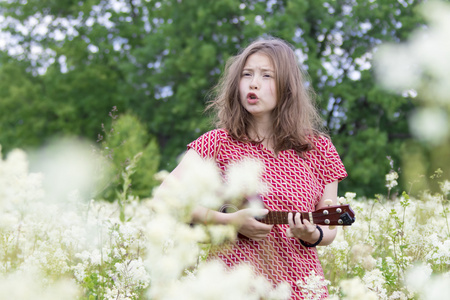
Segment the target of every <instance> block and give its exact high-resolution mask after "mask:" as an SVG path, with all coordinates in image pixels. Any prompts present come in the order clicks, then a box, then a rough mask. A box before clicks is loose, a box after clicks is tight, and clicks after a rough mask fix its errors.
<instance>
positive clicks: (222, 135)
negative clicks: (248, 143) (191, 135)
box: [202, 128, 229, 140]
mask: <svg viewBox="0 0 450 300" xmlns="http://www.w3.org/2000/svg"><path fill="white" fill-rule="evenodd" d="M202 136H203V137H211V138H215V139H221V140H224V139H228V138H229V134H228V131H227V130H226V129H223V128H217V129H213V130H210V131H207V132H205V133H204V134H202Z"/></svg>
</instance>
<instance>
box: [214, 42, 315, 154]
mask: <svg viewBox="0 0 450 300" xmlns="http://www.w3.org/2000/svg"><path fill="white" fill-rule="evenodd" d="M254 53H262V54H264V55H267V57H269V59H270V60H271V62H272V64H273V67H274V69H275V81H276V83H275V84H276V91H277V104H276V107H275V109H274V110H273V111H272V114H273V120H274V124H273V136H272V137H271V140H272V143H273V147H274V150H275V152H279V151H283V150H288V149H294V150H295V151H297V152H298V153H299V154H302V152H304V151H308V150H310V149H311V148H312V143H311V142H310V138H311V137H312V136H318V135H321V134H324V131H323V129H322V119H321V117H320V115H319V113H318V112H317V109H316V107H315V105H314V101H313V99H314V98H313V95H314V94H313V92H312V90H311V89H310V88H308V87H307V86H305V77H306V73H304V72H303V71H302V69H301V68H300V65H299V63H298V60H297V57H296V55H295V53H294V51H293V50H292V48H291V46H290V45H289V44H287V43H286V42H285V41H283V40H280V39H276V38H270V39H262V40H257V41H254V42H253V43H251V44H250V45H248V46H247V47H246V48H245V49H243V51H241V52H240V53H239V54H238V55H236V56H234V57H232V58H230V59H229V60H228V62H227V64H226V66H225V71H224V73H223V75H222V77H221V79H220V80H219V83H218V84H217V86H216V87H215V89H214V90H213V95H214V98H213V100H212V101H211V102H210V103H209V105H208V107H207V110H213V111H214V112H215V113H216V120H215V121H216V122H215V123H216V126H217V127H218V128H224V129H226V130H227V131H228V133H229V134H230V135H231V136H232V137H233V138H234V139H236V140H239V141H243V142H254V143H261V142H262V140H259V139H256V140H252V139H251V138H250V135H249V133H250V132H256V130H255V124H254V122H253V117H252V115H251V114H250V113H249V112H247V111H246V110H245V108H244V107H243V106H242V105H241V102H240V100H239V82H240V79H241V73H242V69H243V67H244V65H245V63H246V61H247V58H248V57H249V56H250V55H252V54H254ZM257 138H259V137H257Z"/></svg>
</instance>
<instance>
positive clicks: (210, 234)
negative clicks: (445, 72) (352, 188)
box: [0, 147, 450, 299]
mask: <svg viewBox="0 0 450 300" xmlns="http://www.w3.org/2000/svg"><path fill="white" fill-rule="evenodd" d="M65 151H68V153H65V154H64V156H65V157H73V155H72V156H71V155H70V151H73V147H70V150H67V149H66V150H65ZM57 156H58V155H52V157H57ZM76 165H77V166H79V165H83V164H82V163H80V162H78V163H77V164H76ZM85 165H86V166H88V165H89V164H85ZM56 167H58V166H56ZM59 167H60V168H61V169H60V171H61V174H65V173H67V174H73V172H85V174H84V175H85V176H81V175H80V176H76V177H77V178H85V177H87V178H89V177H90V175H89V171H90V170H86V169H85V170H83V169H81V168H79V167H78V169H77V170H75V169H74V168H72V169H70V170H68V169H67V166H66V165H61V166H59ZM258 168H259V166H258V164H255V163H252V162H243V163H241V164H237V165H235V166H233V167H232V168H231V169H230V173H229V175H230V174H231V172H233V176H232V177H233V178H234V180H230V182H228V185H227V186H223V184H222V181H221V179H220V175H219V174H218V173H217V170H216V169H215V167H214V165H213V164H212V163H209V162H201V161H198V162H196V167H195V168H193V170H195V171H194V172H193V173H190V174H189V176H186V177H181V178H176V179H175V178H168V179H167V180H166V182H165V185H166V187H165V188H164V189H159V190H156V191H155V193H154V197H152V198H149V199H137V198H134V197H132V196H129V195H124V194H123V193H122V194H121V193H118V195H119V196H118V198H120V197H124V198H122V199H118V201H116V202H114V203H110V202H106V201H102V200H92V199H87V198H85V197H83V192H82V190H78V189H72V190H69V189H68V190H66V191H65V193H63V191H61V190H60V189H59V194H58V197H59V199H57V200H56V199H51V196H52V194H54V191H51V190H50V189H49V188H48V187H47V185H46V184H45V182H46V181H45V176H51V172H48V169H52V170H53V171H54V170H55V166H52V167H51V168H49V167H47V168H44V170H45V171H43V172H30V171H29V162H28V158H27V156H26V154H25V152H23V151H21V150H14V151H12V152H10V153H9V154H8V155H7V156H6V158H2V159H1V160H0V236H1V239H0V277H1V280H0V295H8V297H7V298H8V299H288V298H289V290H288V288H287V287H286V286H285V285H279V286H278V287H276V288H274V287H272V286H271V285H270V284H269V283H268V282H267V281H266V280H265V279H264V278H262V277H259V276H257V275H255V274H254V273H253V272H252V270H251V269H250V268H249V267H247V266H242V267H241V268H238V269H236V270H233V271H225V270H224V269H223V267H222V266H221V265H220V264H218V263H216V262H213V261H207V260H205V256H206V255H207V251H208V246H209V245H211V244H220V243H222V242H223V241H224V240H230V239H233V238H234V236H235V229H234V228H233V227H226V226H213V225H208V226H204V225H196V226H190V225H189V215H190V212H191V210H192V208H193V207H194V206H196V205H199V204H201V205H205V206H208V207H211V208H217V207H218V206H220V205H221V204H222V203H223V201H224V200H230V199H236V198H238V197H239V196H240V195H243V194H246V193H249V192H251V191H252V190H253V191H256V190H258V189H260V188H261V187H260V186H259V185H258V176H257V175H258V172H259V169H258ZM131 173H132V166H131V168H129V169H128V170H126V171H124V173H123V176H124V178H126V177H128V176H129V175H130V174H131ZM49 174H50V175H49ZM91 175H92V174H91ZM159 176H162V177H164V174H161V173H160V174H159ZM73 178H75V177H71V179H73ZM396 178H397V176H396V174H394V175H393V174H388V176H387V178H386V179H387V186H388V188H387V189H391V188H394V187H395V185H396ZM437 180H439V178H437ZM125 181H126V180H125ZM79 184H80V186H82V182H79ZM69 188H71V187H69ZM441 189H442V192H441V193H439V194H433V195H432V194H427V193H424V194H423V195H422V196H421V197H420V198H417V199H413V198H410V197H409V196H408V195H407V194H406V193H404V194H403V195H402V196H400V197H397V198H395V199H387V198H386V197H385V196H381V195H379V196H378V197H377V198H376V199H358V197H356V195H354V194H351V193H347V194H346V195H344V196H345V197H341V198H340V201H341V202H346V203H349V204H350V205H351V207H352V208H353V210H354V211H355V214H356V218H357V221H356V222H355V223H354V224H353V225H352V226H350V227H346V228H339V229H338V232H339V233H338V236H337V238H336V240H335V241H334V242H333V243H332V244H331V245H330V246H327V247H319V254H320V257H321V261H322V264H323V266H324V271H325V278H322V277H320V276H317V275H316V274H311V276H310V277H309V278H308V279H307V280H306V281H305V282H299V283H298V284H299V285H301V286H302V287H303V288H305V289H307V290H308V291H311V293H310V295H311V296H310V299H314V293H313V291H314V289H315V287H317V286H318V285H323V284H327V285H328V288H329V290H330V294H331V296H330V298H333V299H444V298H442V295H449V294H450V285H449V283H450V267H449V266H450V239H449V237H450V230H449V220H448V215H449V205H448V194H449V191H450V182H448V181H442V182H441ZM223 190H227V195H226V198H227V199H223V197H222V198H221V197H218V196H217V195H224V193H221V191H223Z"/></svg>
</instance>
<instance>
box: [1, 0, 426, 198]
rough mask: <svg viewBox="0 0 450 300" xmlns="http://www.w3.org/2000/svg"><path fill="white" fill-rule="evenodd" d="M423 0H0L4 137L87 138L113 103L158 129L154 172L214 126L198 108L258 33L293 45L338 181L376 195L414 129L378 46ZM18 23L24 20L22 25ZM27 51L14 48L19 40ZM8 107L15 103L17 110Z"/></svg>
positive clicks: (152, 131) (9, 144)
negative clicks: (387, 80) (377, 55)
mask: <svg viewBox="0 0 450 300" xmlns="http://www.w3.org/2000/svg"><path fill="white" fill-rule="evenodd" d="M420 2H421V1H413V0H408V1H406V0H405V1H391V0H378V1H370V0H329V1H324V0H289V1H288V0H273V1H260V0H245V1H242V0H241V1H237V0H217V1H202V0H189V1H186V0H161V1H138V0H129V1H125V0H115V1H111V0H101V1H94V0H89V1H52V0H46V1H42V0H29V1H26V3H25V4H22V3H19V2H12V1H2V2H0V11H1V14H2V16H3V17H2V18H3V22H2V24H3V25H1V26H2V27H3V29H2V30H3V31H4V32H8V33H9V34H10V37H11V38H10V39H9V40H10V42H9V44H7V45H6V46H5V47H4V49H2V50H3V51H2V54H1V58H2V60H1V65H0V95H1V96H0V97H1V98H0V126H1V128H2V130H1V132H0V143H1V144H2V147H3V148H4V149H5V150H6V151H8V150H10V149H12V148H13V147H32V146H37V145H39V144H40V143H42V142H43V141H45V140H46V139H47V138H49V137H52V136H55V135H59V134H75V135H80V136H84V137H88V138H90V139H92V140H94V139H95V138H96V137H97V134H98V133H99V132H100V130H101V129H100V124H101V123H105V122H106V120H105V116H106V113H107V112H108V111H109V110H110V109H111V107H112V106H117V107H118V108H119V110H120V111H123V112H130V113H132V114H133V115H135V116H136V117H137V118H138V119H139V120H140V121H141V122H143V124H145V130H146V131H147V132H148V134H149V135H150V136H155V137H156V140H155V142H156V141H157V144H158V145H157V146H159V147H160V149H161V165H160V168H162V169H169V170H170V169H171V168H172V167H173V166H174V165H175V163H176V159H177V156H178V155H179V154H181V153H182V152H183V151H184V149H185V145H186V144H187V143H188V142H190V141H191V140H193V139H195V138H196V137H198V136H199V135H200V134H201V133H203V132H205V131H206V130H208V129H211V124H210V122H209V119H208V117H207V116H205V115H204V114H203V110H204V107H205V102H206V101H207V100H208V97H207V96H208V92H209V91H210V90H211V88H212V87H213V86H214V85H215V83H216V82H217V79H218V77H219V75H220V73H221V71H222V70H223V67H224V63H225V61H226V60H227V59H228V58H229V57H230V56H232V55H235V54H236V53H237V51H238V50H239V49H240V48H242V47H244V46H245V45H247V44H248V43H249V42H251V41H252V40H254V39H257V38H258V37H260V36H267V35H271V36H276V37H280V38H283V39H285V40H287V41H288V42H290V43H291V44H292V45H293V46H294V47H295V48H296V53H297V54H298V57H299V61H300V62H301V63H302V64H303V65H304V66H305V68H306V69H307V71H308V73H309V75H310V79H309V80H310V83H311V84H312V85H313V86H314V88H315V90H316V92H317V99H318V105H319V107H320V109H321V111H322V113H323V116H324V120H325V122H326V125H327V127H328V128H329V131H330V135H331V136H332V138H333V142H334V143H335V145H336V147H337V148H338V151H339V152H340V154H341V157H342V159H343V161H344V164H345V165H346V167H347V170H348V172H349V175H350V176H349V178H348V179H346V180H344V181H343V182H342V184H341V191H354V192H357V193H358V194H361V195H368V196H370V195H372V194H373V193H378V192H381V191H382V190H384V189H385V187H384V181H383V178H384V174H386V173H387V172H388V171H389V169H390V166H389V161H388V160H387V159H386V156H391V157H392V158H393V159H394V161H395V162H399V161H400V155H401V148H402V147H403V145H405V141H407V140H408V139H409V133H408V127H407V123H406V116H407V115H408V114H409V113H410V111H411V109H413V107H414V104H413V102H412V99H411V98H410V97H409V96H408V95H400V94H389V93H387V92H385V91H383V90H382V89H381V88H380V87H379V86H378V85H377V84H376V82H375V80H374V76H373V72H372V70H371V61H372V54H373V52H374V51H376V49H377V47H378V45H380V43H382V42H384V41H394V42H398V41H401V40H404V39H405V38H407V37H408V35H409V34H410V32H411V31H412V30H413V29H414V28H416V27H418V26H419V24H421V22H422V20H421V19H420V16H419V15H418V14H416V7H417V5H418V4H420ZM24 28H26V29H24ZM19 48H20V49H22V50H17V49H19ZM11 112H14V113H11Z"/></svg>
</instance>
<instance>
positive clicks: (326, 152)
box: [310, 137, 347, 184]
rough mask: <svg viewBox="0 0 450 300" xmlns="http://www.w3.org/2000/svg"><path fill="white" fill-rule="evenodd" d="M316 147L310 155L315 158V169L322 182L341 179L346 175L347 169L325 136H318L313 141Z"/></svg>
mask: <svg viewBox="0 0 450 300" xmlns="http://www.w3.org/2000/svg"><path fill="white" fill-rule="evenodd" d="M314 143H315V146H316V149H315V150H312V151H310V152H312V153H311V157H312V158H313V159H314V160H315V162H314V163H315V169H316V172H318V175H319V177H320V178H321V179H322V180H323V183H324V184H329V183H331V182H333V181H336V180H338V181H341V180H343V179H344V178H345V177H347V171H346V170H345V167H344V164H343V163H342V160H341V158H340V157H339V154H338V152H337V150H336V147H335V146H334V145H333V143H332V142H331V141H330V140H329V139H328V138H326V137H319V138H317V139H316V140H315V141H314Z"/></svg>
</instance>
